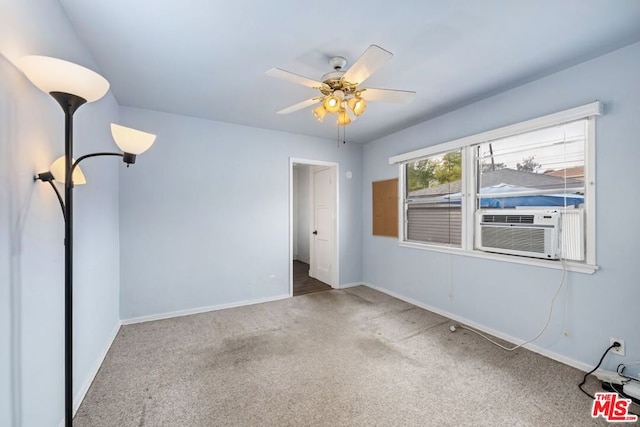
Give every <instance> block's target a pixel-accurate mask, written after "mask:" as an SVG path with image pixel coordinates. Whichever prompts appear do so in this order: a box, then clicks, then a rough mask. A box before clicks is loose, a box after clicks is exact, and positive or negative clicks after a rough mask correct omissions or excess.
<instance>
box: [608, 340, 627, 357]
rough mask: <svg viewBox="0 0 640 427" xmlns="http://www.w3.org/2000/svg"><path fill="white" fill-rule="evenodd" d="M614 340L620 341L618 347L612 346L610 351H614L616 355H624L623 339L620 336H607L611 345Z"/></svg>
mask: <svg viewBox="0 0 640 427" xmlns="http://www.w3.org/2000/svg"><path fill="white" fill-rule="evenodd" d="M614 342H619V343H620V347H614V348H612V349H611V353H615V354H617V355H618V356H624V340H621V339H620V338H614V337H610V338H609V345H613V343H614Z"/></svg>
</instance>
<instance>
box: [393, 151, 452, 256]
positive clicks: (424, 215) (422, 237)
mask: <svg viewBox="0 0 640 427" xmlns="http://www.w3.org/2000/svg"><path fill="white" fill-rule="evenodd" d="M461 178H462V152H461V150H459V149H458V150H452V151H448V152H446V153H441V154H437V155H433V156H429V157H425V158H422V159H420V160H416V161H413V162H410V163H407V164H406V165H405V182H406V186H405V188H406V194H405V203H406V217H405V218H406V222H407V227H406V238H407V240H409V241H416V242H427V243H435V244H444V245H450V246H455V247H460V245H461V237H462V210H461V199H462V198H461Z"/></svg>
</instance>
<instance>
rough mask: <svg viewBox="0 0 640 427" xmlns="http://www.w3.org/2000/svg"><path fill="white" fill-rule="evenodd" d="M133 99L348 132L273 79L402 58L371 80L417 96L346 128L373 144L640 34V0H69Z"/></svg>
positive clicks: (183, 110)
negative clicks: (384, 53) (370, 56)
mask: <svg viewBox="0 0 640 427" xmlns="http://www.w3.org/2000/svg"><path fill="white" fill-rule="evenodd" d="M60 2H61V3H62V5H63V7H64V9H65V10H66V13H67V15H68V16H69V19H70V21H71V23H72V24H73V26H74V27H75V29H76V31H77V33H78V35H79V37H80V38H81V39H82V40H83V41H84V42H85V43H86V45H87V46H88V48H89V49H90V50H91V52H92V53H93V55H94V57H95V60H96V62H97V64H98V65H99V67H100V70H99V71H100V72H101V73H102V74H103V75H104V76H105V77H106V78H107V79H108V80H109V82H110V83H111V88H112V91H113V94H114V95H115V97H116V99H117V100H118V102H119V103H120V105H126V106H132V107H140V108H146V109H151V110H157V111H164V112H170V113H176V114H182V115H187V116H194V117H201V118H206V119H212V120H219V121H224V122H230V123H237V124H241V125H247V126H255V127H260V128H267V129H275V130H281V131H286V132H292V133H299V134H305V135H312V136H318V137H324V138H335V137H336V134H337V125H336V124H335V121H334V120H328V118H327V119H325V122H324V123H319V122H318V121H317V120H316V119H315V118H314V117H313V114H312V113H311V111H310V109H305V110H301V111H298V112H295V113H292V114H290V115H278V114H276V111H278V110H280V109H282V108H285V107H288V106H290V105H292V104H295V103H297V102H300V101H302V100H305V99H308V98H311V97H313V96H315V95H316V92H315V91H314V90H313V89H310V88H306V87H304V86H297V85H294V84H291V83H288V82H286V81H282V80H278V79H274V78H271V77H268V76H266V75H265V72H266V71H267V70H268V69H270V68H272V67H279V68H283V69H285V70H288V71H292V72H294V73H297V74H301V75H304V76H307V77H310V78H312V79H314V80H319V79H320V76H321V75H322V74H324V73H326V72H328V71H330V67H329V64H328V59H329V58H330V57H332V56H336V55H340V56H344V57H345V58H347V60H348V61H349V63H348V64H347V67H348V66H349V64H350V63H353V61H355V59H357V57H358V56H359V55H360V54H361V53H362V52H363V51H364V50H365V49H366V48H367V47H368V46H369V45H370V44H377V45H379V46H381V47H383V48H385V49H387V50H389V51H391V52H392V53H393V54H394V57H393V59H392V60H391V61H390V62H389V63H387V64H386V65H385V66H384V67H383V68H382V69H380V70H379V71H378V72H377V73H376V74H374V75H373V76H372V77H371V78H369V79H368V80H367V81H366V84H365V85H364V86H365V87H380V88H390V89H403V90H413V91H416V92H417V94H416V96H415V98H414V99H413V101H412V102H411V103H410V104H407V105H400V104H386V103H379V102H378V103H373V102H371V103H370V104H369V106H368V108H367V111H366V112H365V114H364V115H363V116H361V117H360V118H359V119H358V120H357V121H355V122H353V123H352V124H351V125H349V126H347V128H346V139H347V141H348V142H368V141H371V140H375V139H377V138H380V137H382V136H385V135H388V134H390V133H392V132H395V131H397V130H399V129H402V128H404V127H407V126H410V125H412V124H416V123H418V122H421V121H424V120H426V119H429V118H432V117H435V116H437V115H440V114H443V113H445V112H447V111H451V110H452V109H454V108H457V107H460V106H463V105H465V104H468V103H471V102H474V101H476V100H478V99H481V98H483V97H486V96H489V95H492V94H496V93H499V92H501V91H504V90H507V89H510V88H512V87H515V86H518V85H520V84H522V83H525V82H527V81H530V80H533V79H536V78H539V77H541V76H544V75H546V74H550V73H552V72H555V71H558V70H560V69H563V68H566V67H568V66H571V65H575V64H578V63H580V62H583V61H585V60H587V59H590V58H593V57H596V56H599V55H601V54H603V53H606V52H608V51H611V50H614V49H617V48H619V47H622V46H625V45H627V44H630V43H633V42H636V41H640V1H638V0H615V1H612V0H528V1H525V0H519V1H513V0H483V1H472V0H469V1H462V0H458V1H454V0H437V1H436V0H415V1H414V0H398V1H377V0H347V1H340V2H338V1H322V2H308V1H303V0H272V1H261V0H233V1H229V0H227V1H216V0H182V1H167V0H156V1H144V0H108V1H107V0H105V1H86V0H60Z"/></svg>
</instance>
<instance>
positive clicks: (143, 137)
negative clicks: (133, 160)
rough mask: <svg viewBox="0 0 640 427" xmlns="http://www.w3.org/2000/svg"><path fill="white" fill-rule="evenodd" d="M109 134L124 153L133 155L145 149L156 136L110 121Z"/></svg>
mask: <svg viewBox="0 0 640 427" xmlns="http://www.w3.org/2000/svg"><path fill="white" fill-rule="evenodd" d="M111 135H112V136H113V139H114V140H115V141H116V144H118V147H120V149H121V150H122V151H123V152H124V153H129V154H135V155H138V154H142V153H144V152H145V151H147V150H148V149H149V147H151V145H152V144H153V142H154V141H155V140H156V136H155V135H154V134H152V133H147V132H142V131H140V130H136V129H131V128H128V127H125V126H120V125H117V124H115V123H111Z"/></svg>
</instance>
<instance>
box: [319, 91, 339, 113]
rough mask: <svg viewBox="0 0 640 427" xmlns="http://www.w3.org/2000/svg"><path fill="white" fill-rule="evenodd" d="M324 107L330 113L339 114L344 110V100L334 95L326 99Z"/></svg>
mask: <svg viewBox="0 0 640 427" xmlns="http://www.w3.org/2000/svg"><path fill="white" fill-rule="evenodd" d="M323 105H324V108H325V110H327V112H328V113H337V112H338V111H340V108H342V99H341V98H339V97H337V96H336V95H335V94H333V93H332V94H331V95H327V96H326V97H325V98H324V103H323Z"/></svg>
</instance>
